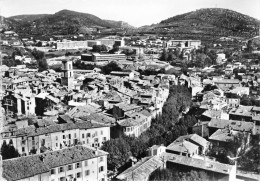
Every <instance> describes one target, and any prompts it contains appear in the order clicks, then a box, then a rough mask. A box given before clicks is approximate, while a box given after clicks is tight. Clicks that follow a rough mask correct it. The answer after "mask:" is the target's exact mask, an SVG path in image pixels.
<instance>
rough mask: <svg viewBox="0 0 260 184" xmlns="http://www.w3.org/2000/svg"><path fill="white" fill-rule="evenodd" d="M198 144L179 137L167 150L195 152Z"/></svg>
mask: <svg viewBox="0 0 260 184" xmlns="http://www.w3.org/2000/svg"><path fill="white" fill-rule="evenodd" d="M198 148H199V147H198V146H197V145H195V144H193V143H191V142H188V141H186V140H181V141H179V140H178V139H177V140H176V141H174V142H173V143H171V144H170V145H169V146H167V148H166V150H171V151H175V152H179V153H194V152H196V150H198Z"/></svg>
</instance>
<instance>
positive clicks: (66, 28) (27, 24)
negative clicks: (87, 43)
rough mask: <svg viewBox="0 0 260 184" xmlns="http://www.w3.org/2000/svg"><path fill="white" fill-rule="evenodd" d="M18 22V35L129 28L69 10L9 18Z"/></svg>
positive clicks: (74, 32) (119, 22)
mask: <svg viewBox="0 0 260 184" xmlns="http://www.w3.org/2000/svg"><path fill="white" fill-rule="evenodd" d="M9 19H10V20H16V21H17V22H19V24H18V25H17V26H15V31H16V32H17V33H18V34H20V35H25V34H27V35H46V34H56V35H60V34H61V35H68V34H76V33H89V32H90V30H91V28H99V29H106V28H109V29H111V28H112V29H113V28H125V27H130V26H129V25H128V24H127V23H124V22H122V21H106V20H103V19H101V18H99V17H97V16H95V15H92V14H88V13H80V12H76V11H70V10H61V11H59V12H57V13H55V14H50V15H48V14H39V15H18V16H13V17H9Z"/></svg>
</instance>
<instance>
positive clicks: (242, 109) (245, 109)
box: [229, 105, 253, 117]
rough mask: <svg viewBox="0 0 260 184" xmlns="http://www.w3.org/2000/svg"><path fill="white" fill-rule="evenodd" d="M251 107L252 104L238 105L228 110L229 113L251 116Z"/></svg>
mask: <svg viewBox="0 0 260 184" xmlns="http://www.w3.org/2000/svg"><path fill="white" fill-rule="evenodd" d="M252 108H253V106H243V105H240V106H239V107H238V108H234V109H232V110H231V111H229V114H233V115H238V116H248V117H252V116H253V113H252V112H251V110H252Z"/></svg>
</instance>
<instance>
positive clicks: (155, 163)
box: [116, 156, 163, 181]
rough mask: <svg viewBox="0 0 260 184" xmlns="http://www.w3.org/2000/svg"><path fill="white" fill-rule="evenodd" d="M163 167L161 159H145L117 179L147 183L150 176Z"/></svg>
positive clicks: (156, 157)
mask: <svg viewBox="0 0 260 184" xmlns="http://www.w3.org/2000/svg"><path fill="white" fill-rule="evenodd" d="M162 166H163V161H162V159H161V158H160V157H158V156H154V157H145V158H143V159H142V160H140V161H139V162H137V163H136V164H135V165H134V166H132V167H130V168H128V169H127V170H125V171H124V172H122V173H121V174H119V175H118V176H117V177H116V178H117V179H119V180H125V181H147V180H148V178H149V176H150V174H151V173H152V172H153V171H155V170H156V169H158V168H160V167H162Z"/></svg>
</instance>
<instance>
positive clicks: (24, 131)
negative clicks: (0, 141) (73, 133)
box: [15, 121, 107, 137]
mask: <svg viewBox="0 0 260 184" xmlns="http://www.w3.org/2000/svg"><path fill="white" fill-rule="evenodd" d="M104 126H107V125H104V124H98V123H94V122H89V121H78V122H75V123H64V124H55V125H50V126H47V127H39V128H35V127H34V126H29V127H26V128H21V129H18V130H17V131H16V132H15V136H17V137H21V136H25V135H27V136H37V135H43V134H48V133H53V132H61V131H65V130H73V129H87V128H98V127H104Z"/></svg>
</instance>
